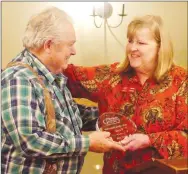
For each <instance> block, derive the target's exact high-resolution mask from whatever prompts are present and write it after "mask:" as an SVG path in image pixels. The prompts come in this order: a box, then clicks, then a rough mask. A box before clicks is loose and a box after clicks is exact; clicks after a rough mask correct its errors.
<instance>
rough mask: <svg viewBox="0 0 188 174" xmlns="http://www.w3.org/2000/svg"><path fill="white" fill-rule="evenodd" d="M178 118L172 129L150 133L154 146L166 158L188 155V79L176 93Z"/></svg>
mask: <svg viewBox="0 0 188 174" xmlns="http://www.w3.org/2000/svg"><path fill="white" fill-rule="evenodd" d="M175 112H176V120H175V126H174V128H173V130H172V131H165V132H158V133H151V134H149V138H150V141H151V144H152V146H153V147H155V148H156V149H157V150H158V152H159V153H160V155H161V156H163V157H164V158H165V159H173V158H181V157H186V158H187V156H188V80H187V79H186V80H185V81H184V82H183V83H182V84H181V86H180V88H179V90H178V92H177V94H176V108H175Z"/></svg>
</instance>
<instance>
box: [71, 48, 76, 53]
mask: <svg viewBox="0 0 188 174" xmlns="http://www.w3.org/2000/svg"><path fill="white" fill-rule="evenodd" d="M71 55H76V48H75V47H73V48H72V51H71Z"/></svg>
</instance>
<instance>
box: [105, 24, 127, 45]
mask: <svg viewBox="0 0 188 174" xmlns="http://www.w3.org/2000/svg"><path fill="white" fill-rule="evenodd" d="M107 26H108V29H109V31H110V33H111V35H112V36H113V37H114V39H115V40H116V41H117V42H118V43H119V45H120V46H121V47H122V48H123V49H124V45H123V44H122V43H121V42H120V41H119V40H118V39H117V37H116V35H115V34H114V33H113V32H112V30H111V28H110V26H109V25H108V24H107Z"/></svg>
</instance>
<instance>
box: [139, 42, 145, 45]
mask: <svg viewBox="0 0 188 174" xmlns="http://www.w3.org/2000/svg"><path fill="white" fill-rule="evenodd" d="M138 43H139V44H140V45H145V44H146V43H145V42H138Z"/></svg>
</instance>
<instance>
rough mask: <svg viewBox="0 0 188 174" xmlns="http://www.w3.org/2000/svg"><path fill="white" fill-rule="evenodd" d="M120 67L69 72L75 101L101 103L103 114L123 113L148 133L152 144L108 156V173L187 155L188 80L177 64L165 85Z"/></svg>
mask: <svg viewBox="0 0 188 174" xmlns="http://www.w3.org/2000/svg"><path fill="white" fill-rule="evenodd" d="M117 64H118V63H113V64H111V65H100V66H95V67H82V66H74V65H73V64H70V65H69V66H68V68H67V70H66V71H65V72H64V74H65V75H66V76H67V77H68V86H69V89H70V91H71V93H72V95H73V97H79V98H80V97H82V98H88V99H90V100H92V101H95V102H97V103H98V107H99V113H100V115H101V114H102V113H104V112H118V113H122V114H124V116H125V117H128V118H130V119H131V120H132V121H134V122H135V124H136V125H137V132H138V133H143V134H147V135H148V136H149V138H150V141H151V146H150V147H148V148H144V149H139V150H136V151H126V152H125V153H124V154H122V153H121V152H118V151H113V152H108V153H105V154H104V167H103V173H105V174H112V173H119V174H120V173H126V171H127V170H128V169H130V168H132V167H134V166H135V165H139V164H140V163H142V162H145V161H147V160H150V159H151V158H165V159H172V158H182V157H187V154H188V152H187V147H188V146H187V141H188V139H187V137H188V119H187V118H188V110H187V109H188V77H187V72H186V70H185V69H183V68H181V67H179V66H176V65H173V66H172V68H171V69H170V71H168V72H167V73H166V74H165V75H164V78H163V80H162V81H161V82H159V83H158V82H156V81H155V80H153V79H148V80H147V81H146V82H145V83H144V84H143V85H142V84H141V83H140V81H139V78H138V77H137V75H136V74H135V73H134V72H126V73H125V72H122V73H119V74H118V73H115V71H114V69H115V68H116V66H117Z"/></svg>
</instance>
